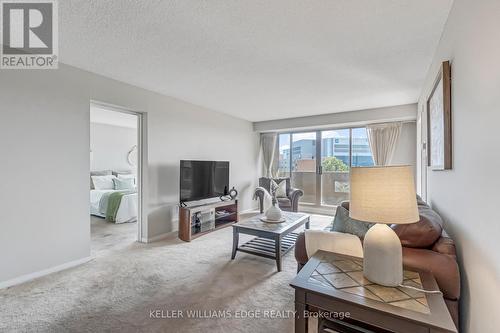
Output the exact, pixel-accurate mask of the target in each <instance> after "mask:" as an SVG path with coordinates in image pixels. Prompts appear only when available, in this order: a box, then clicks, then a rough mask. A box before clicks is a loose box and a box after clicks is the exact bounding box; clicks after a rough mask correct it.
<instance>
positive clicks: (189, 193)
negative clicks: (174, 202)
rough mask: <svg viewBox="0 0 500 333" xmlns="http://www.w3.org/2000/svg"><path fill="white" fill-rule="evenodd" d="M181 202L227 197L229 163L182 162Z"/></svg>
mask: <svg viewBox="0 0 500 333" xmlns="http://www.w3.org/2000/svg"><path fill="white" fill-rule="evenodd" d="M180 169H181V174H180V201H181V202H184V201H194V200H201V199H208V198H214V197H220V196H221V195H227V194H228V191H229V162H219V161H186V160H182V161H181V165H180Z"/></svg>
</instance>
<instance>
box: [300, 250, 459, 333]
mask: <svg viewBox="0 0 500 333" xmlns="http://www.w3.org/2000/svg"><path fill="white" fill-rule="evenodd" d="M290 285H291V286H292V287H293V288H295V310H296V311H297V313H296V316H295V332H296V333H302V332H307V330H308V318H309V317H310V316H311V314H314V315H315V316H317V317H318V318H319V328H318V331H319V332H340V333H344V332H349V333H352V332H363V333H369V332H396V333H398V332H401V333H413V332H418V333H420V332H422V333H423V332H427V333H431V332H432V333H438V332H439V333H456V332H457V330H456V328H455V325H454V323H453V320H452V319H451V315H450V313H449V312H448V309H447V307H446V305H445V303H444V299H443V296H442V294H440V293H433V294H429V293H423V292H420V291H416V290H414V289H409V288H405V287H384V286H380V285H377V284H374V283H372V282H370V281H368V280H367V279H365V278H364V277H363V259H361V258H356V257H351V256H346V255H340V254H336V253H331V252H325V251H318V252H317V253H316V254H315V255H314V256H313V257H312V258H310V259H309V261H308V262H307V264H306V265H305V266H304V267H303V268H302V270H301V271H300V272H299V274H298V275H297V276H296V277H295V279H294V280H293V281H292V282H291V284H290ZM403 285H409V286H413V287H416V288H420V289H425V290H439V289H438V285H437V283H436V280H435V279H434V277H433V275H432V274H431V273H429V272H425V271H411V270H407V269H405V271H404V281H403Z"/></svg>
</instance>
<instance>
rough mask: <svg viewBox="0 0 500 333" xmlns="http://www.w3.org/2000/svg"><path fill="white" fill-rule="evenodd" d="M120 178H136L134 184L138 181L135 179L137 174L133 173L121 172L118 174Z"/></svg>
mask: <svg viewBox="0 0 500 333" xmlns="http://www.w3.org/2000/svg"><path fill="white" fill-rule="evenodd" d="M118 179H133V180H134V185H137V181H136V179H135V175H133V174H128V173H127V174H122V173H119V174H118Z"/></svg>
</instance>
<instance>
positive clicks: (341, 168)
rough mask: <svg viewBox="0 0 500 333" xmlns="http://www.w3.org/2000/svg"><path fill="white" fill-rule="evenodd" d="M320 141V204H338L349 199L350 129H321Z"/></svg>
mask: <svg viewBox="0 0 500 333" xmlns="http://www.w3.org/2000/svg"><path fill="white" fill-rule="evenodd" d="M321 143H322V146H321V168H320V174H321V203H320V205H322V206H324V205H338V204H339V203H340V202H342V201H344V200H347V199H349V166H350V165H351V154H350V152H351V139H350V130H349V129H340V130H330V131H321Z"/></svg>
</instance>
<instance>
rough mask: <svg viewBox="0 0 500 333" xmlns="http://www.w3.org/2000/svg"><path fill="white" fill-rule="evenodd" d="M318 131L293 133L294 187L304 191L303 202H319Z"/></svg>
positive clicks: (292, 167)
mask: <svg viewBox="0 0 500 333" xmlns="http://www.w3.org/2000/svg"><path fill="white" fill-rule="evenodd" d="M316 135H317V134H316V132H307V133H293V134H292V156H291V158H292V166H291V169H292V187H295V188H300V189H302V190H303V191H304V196H303V197H302V199H301V201H302V202H303V203H308V204H315V205H316V203H317V199H318V193H317V185H318V179H317V178H318V172H317V165H316V156H317V151H316V150H317V148H316V142H317V140H316Z"/></svg>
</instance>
